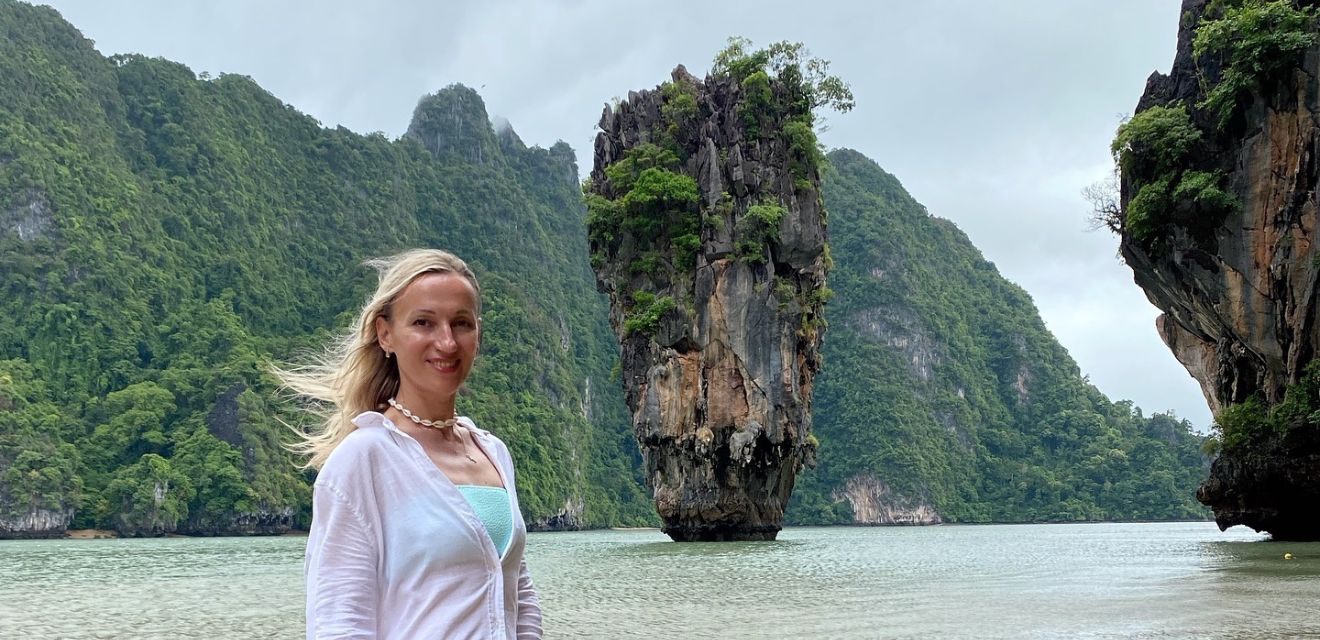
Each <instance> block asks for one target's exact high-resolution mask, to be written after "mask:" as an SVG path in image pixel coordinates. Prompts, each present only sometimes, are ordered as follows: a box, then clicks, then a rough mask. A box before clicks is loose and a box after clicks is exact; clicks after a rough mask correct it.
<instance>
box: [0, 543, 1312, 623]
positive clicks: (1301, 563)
mask: <svg viewBox="0 0 1320 640" xmlns="http://www.w3.org/2000/svg"><path fill="white" fill-rule="evenodd" d="M1264 539H1265V537H1264V536H1260V535H1256V534H1254V533H1252V532H1251V531H1249V530H1246V529H1242V528H1238V529H1233V530H1230V531H1229V532H1227V533H1220V532H1219V531H1218V530H1217V529H1216V528H1215V527H1214V525H1212V524H1209V523H1171V524H1078V525H994V526H942V527H920V528H847V527H844V528H790V529H786V530H785V531H784V532H783V533H782V534H780V539H779V540H778V541H776V542H748V543H728V544H696V543H685V544H681V543H674V542H669V541H668V538H666V537H664V536H663V535H662V534H661V533H659V532H658V531H650V530H646V531H593V532H582V533H547V534H532V535H531V537H530V541H529V543H528V561H529V563H531V567H532V575H533V579H535V580H536V582H537V586H538V588H539V590H540V592H541V601H542V606H543V607H544V609H545V613H546V631H547V636H548V637H552V638H556V637H557V638H650V637H674V638H1320V543H1305V544H1297V543H1282V542H1267V541H1264ZM303 545H304V540H303V539H301V538H293V537H286V538H213V539H201V538H192V539H189V538H169V539H156V540H53V541H10V542H0V637H3V638H69V639H83V638H293V637H299V636H300V635H301V634H302V632H303V613H302V598H303V590H302V576H301V573H302V551H303ZM1285 553H1291V554H1292V555H1293V559H1292V560H1285V559H1284V557H1283V556H1284V554H1285Z"/></svg>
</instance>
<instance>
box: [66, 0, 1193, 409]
mask: <svg viewBox="0 0 1320 640" xmlns="http://www.w3.org/2000/svg"><path fill="white" fill-rule="evenodd" d="M50 4H51V5H52V6H54V7H55V8H56V9H58V10H59V11H60V12H61V13H62V14H63V15H64V17H65V19H67V20H69V21H70V22H72V23H73V25H74V26H76V27H78V28H79V29H80V30H81V31H82V32H83V33H84V34H85V35H86V36H87V37H89V38H91V39H92V40H95V41H96V43H97V48H98V49H99V50H100V51H101V52H102V53H103V54H106V55H109V54H113V53H130V52H131V53H143V54H146V55H149V56H162V57H165V58H169V59H171V60H176V61H179V62H182V63H184V64H186V65H188V66H190V67H191V68H192V69H193V71H195V72H202V71H206V72H210V73H211V74H213V75H215V74H219V73H241V74H245V75H248V76H251V77H252V78H254V79H255V80H256V81H257V82H258V83H260V84H261V85H262V86H263V87H265V88H266V89H267V90H269V91H270V92H271V93H273V94H274V95H276V96H278V97H279V98H280V99H282V100H284V101H286V102H288V103H289V104H292V105H293V106H294V107H296V108H297V109H299V110H301V111H303V112H304V113H307V114H310V115H311V116H313V117H315V118H316V119H318V120H320V121H321V123H323V124H324V125H326V126H335V125H343V126H345V127H348V128H349V129H352V130H354V131H358V132H361V133H368V132H372V131H382V132H384V133H385V134H387V135H389V136H390V137H396V136H398V135H401V134H402V133H403V131H404V130H405V129H406V128H407V126H408V120H409V118H410V117H411V115H412V110H413V107H414V106H415V105H416V103H417V100H418V98H419V97H421V96H422V95H424V94H426V93H431V92H434V91H436V90H437V89H440V88H442V87H444V86H446V85H449V84H452V83H456V82H458V83H463V84H466V85H468V86H471V87H473V88H476V89H477V90H478V91H479V92H480V93H481V95H482V97H483V98H484V99H485V101H486V107H487V110H488V111H489V112H490V114H491V115H492V116H502V117H504V118H507V119H508V120H509V121H510V123H511V124H512V125H513V128H514V129H515V130H516V131H517V132H518V134H519V136H521V137H522V139H523V140H524V141H525V142H526V143H527V144H530V145H540V146H546V147H548V146H550V145H552V144H554V143H555V142H556V141H558V140H564V141H566V142H568V143H569V144H570V145H572V146H573V148H574V149H575V150H577V153H578V164H579V167H580V168H581V169H582V170H583V171H584V172H585V171H587V170H589V168H590V164H591V148H592V145H591V141H592V140H593V138H594V130H595V123H596V121H597V119H598V118H599V117H600V112H601V109H602V107H603V105H604V104H605V103H606V102H608V101H609V100H610V99H611V98H612V97H615V96H624V95H627V92H628V91H629V90H632V89H643V88H651V87H654V86H655V85H657V84H659V83H660V82H663V81H664V80H666V79H667V78H668V77H669V72H670V70H671V69H673V67H674V66H675V65H676V64H679V63H682V64H684V65H686V66H687V68H688V70H689V71H692V72H693V73H695V74H697V75H703V74H704V72H705V71H706V70H707V69H708V67H709V65H710V60H711V58H712V56H713V55H714V54H715V52H716V51H718V50H719V49H721V48H722V47H723V46H724V44H725V42H726V40H727V38H728V37H729V36H731V35H742V36H746V37H748V38H751V39H752V40H753V41H754V42H755V43H756V44H758V45H764V44H767V43H770V42H773V41H777V40H792V41H801V42H803V43H805V44H806V45H807V47H808V48H809V49H810V50H811V52H812V53H813V54H815V55H817V56H820V57H822V58H825V59H828V60H830V61H831V62H832V63H833V66H832V68H831V71H833V72H834V73H837V74H838V75H840V76H842V77H843V78H844V79H845V80H847V81H848V82H849V83H850V84H851V85H852V89H853V92H854V93H855V94H856V97H857V107H856V108H855V109H854V110H853V111H852V112H850V113H848V114H843V115H838V114H830V115H829V116H828V118H827V124H828V126H829V130H828V131H826V132H825V133H824V134H823V135H822V136H821V139H822V141H823V142H824V143H825V144H826V145H827V146H829V147H841V146H844V147H851V148H854V149H857V150H858V151H861V152H862V153H864V154H866V155H867V156H869V157H870V158H872V159H874V160H875V161H876V162H878V163H879V164H880V165H881V166H882V167H884V168H885V170H887V171H889V172H890V173H892V174H894V175H895V176H897V177H898V179H899V180H901V181H902V182H903V184H904V186H906V187H907V189H908V191H910V192H911V193H912V195H913V196H914V197H915V198H916V199H917V200H918V201H920V202H922V203H923V204H925V205H926V207H927V208H928V209H929V210H930V212H931V213H932V214H934V215H937V216H940V217H943V218H948V219H950V220H953V221H954V222H955V223H957V224H958V226H959V227H960V228H962V229H963V230H964V231H965V232H967V234H968V236H970V237H971V239H972V242H974V243H975V244H976V246H977V247H979V248H980V249H981V251H982V252H983V253H984V254H985V256H986V258H987V259H989V260H991V261H992V262H994V263H995V264H996V265H997V266H998V267H999V270H1000V272H1001V273H1003V274H1004V275H1005V276H1006V277H1008V278H1009V279H1011V280H1013V281H1014V282H1016V283H1018V284H1019V285H1021V286H1022V287H1023V288H1025V289H1026V290H1027V291H1028V292H1029V293H1030V294H1031V296H1032V298H1034V299H1035V301H1036V305H1037V306H1038V307H1039V308H1040V312H1041V315H1042V316H1043V317H1044V319H1045V323H1046V324H1047V325H1048V326H1049V328H1050V330H1052V331H1053V332H1054V334H1055V335H1056V336H1058V338H1059V340H1060V341H1061V342H1062V343H1063V345H1064V346H1065V347H1067V349H1068V351H1069V352H1070V353H1072V356H1073V357H1074V358H1075V359H1076V360H1077V362H1078V364H1079V365H1080V366H1081V368H1082V372H1083V373H1085V374H1087V375H1089V376H1090V378H1091V381H1092V382H1093V383H1095V384H1096V385H1097V386H1098V387H1099V388H1100V389H1101V390H1102V391H1103V392H1105V393H1106V394H1108V395H1109V396H1110V398H1112V399H1115V400H1118V399H1131V400H1133V401H1135V402H1136V403H1137V404H1138V405H1139V406H1141V407H1142V408H1143V409H1144V410H1145V411H1146V413H1147V414H1149V413H1153V412H1156V411H1166V410H1173V411H1175V412H1176V413H1177V414H1178V415H1179V416H1181V417H1185V418H1188V419H1190V420H1191V421H1192V422H1193V423H1194V424H1196V425H1197V426H1198V427H1201V428H1204V427H1206V426H1208V425H1209V423H1210V412H1209V410H1208V409H1207V407H1206V403H1205V399H1204V397H1203V396H1202V395H1201V392H1200V388H1199V387H1198V386H1197V384H1196V383H1195V381H1194V380H1192V378H1191V377H1190V376H1189V375H1188V374H1187V372H1186V371H1185V370H1184V369H1183V368H1182V366H1181V365H1179V364H1178V362H1177V361H1176V360H1174V358H1173V356H1172V355H1171V354H1170V353H1169V350H1168V349H1167V348H1166V347H1165V346H1164V344H1163V343H1162V342H1161V341H1160V340H1159V337H1158V336H1157V334H1156V333H1155V328H1154V320H1155V316H1156V315H1158V312H1157V311H1156V309H1155V308H1154V307H1152V306H1151V305H1150V304H1149V303H1148V302H1147V301H1146V299H1145V296H1144V295H1143V294H1142V292H1141V290H1140V289H1139V288H1137V286H1136V285H1134V284H1133V283H1132V273H1131V270H1129V269H1128V268H1127V267H1126V266H1124V265H1123V264H1122V263H1121V262H1120V261H1119V260H1118V259H1117V257H1116V250H1117V239H1116V238H1114V237H1113V236H1111V235H1109V234H1108V233H1107V232H1103V231H1097V232H1090V231H1087V230H1086V227H1087V225H1086V218H1087V215H1088V212H1089V207H1088V205H1087V203H1086V202H1085V200H1084V199H1083V198H1082V197H1081V190H1082V189H1083V188H1084V187H1086V186H1087V185H1089V184H1092V183H1095V182H1097V181H1100V180H1102V179H1104V178H1105V177H1106V176H1107V175H1108V173H1109V172H1110V171H1111V167H1112V164H1113V163H1112V160H1111V159H1110V156H1109V151H1108V148H1109V141H1110V140H1111V139H1112V138H1113V134H1114V129H1115V127H1117V126H1118V124H1119V122H1120V121H1121V119H1122V118H1123V117H1124V116H1126V115H1130V114H1131V112H1132V108H1133V107H1134V106H1135V105H1136V102H1137V99H1138V97H1139V96H1140V95H1141V91H1142V89H1143V87H1144V86H1145V82H1146V78H1147V77H1148V76H1149V75H1150V74H1151V72H1153V71H1162V72H1163V71H1168V69H1169V67H1170V65H1171V63H1172V61H1173V54H1174V47H1175V38H1176V34H1177V26H1178V15H1179V3H1178V2H1177V1H1176V0H1105V1H1103V2H1096V1H1094V0H1085V1H1084V0H1031V1H1027V0H1005V1H1003V2H984V1H983V0H960V1H954V0H938V1H937V0H926V1H923V2H910V1H901V2H900V1H896V0H861V1H856V2H831V1H827V0H816V1H814V2H801V1H800V0H799V1H795V2H768V1H761V2H740V3H734V2H728V3H720V2H716V1H713V0H704V1H700V2H699V1H694V0H692V1H690V0H668V1H666V2H664V3H646V4H641V3H629V2H625V1H621V0H611V1H606V2H601V1H598V0H583V1H576V2H575V1H565V2H556V3H552V2H530V1H529V2H505V1H498V0H484V1H472V2H440V1H436V0H429V1H422V0H417V1H397V2H361V1H360V0H329V1H327V0H320V1H315V2H313V1H299V2H275V1H272V0H259V1H251V0H230V1H228V2H224V3H220V2H207V3H201V2H180V1H178V0H133V1H127V0H57V1H55V2H51V3H50Z"/></svg>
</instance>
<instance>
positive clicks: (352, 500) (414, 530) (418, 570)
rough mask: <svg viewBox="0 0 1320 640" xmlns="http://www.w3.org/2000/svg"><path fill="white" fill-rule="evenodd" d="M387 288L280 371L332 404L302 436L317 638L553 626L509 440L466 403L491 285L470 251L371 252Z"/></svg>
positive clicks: (516, 634)
mask: <svg viewBox="0 0 1320 640" xmlns="http://www.w3.org/2000/svg"><path fill="white" fill-rule="evenodd" d="M368 264H370V265H372V266H375V267H376V268H377V269H379V270H380V272H381V278H380V285H379V286H378V287H377V288H376V293H375V294H374V295H373V296H372V298H371V300H370V302H368V303H367V305H366V307H364V308H363V309H362V311H361V313H360V314H359V315H358V318H357V322H356V323H355V324H354V325H353V327H352V329H351V330H350V332H349V334H348V335H347V336H345V337H344V338H343V339H342V340H341V341H340V342H339V344H338V345H336V346H335V347H334V348H332V349H331V350H330V351H329V353H328V354H327V356H326V357H325V358H324V359H323V360H322V361H321V362H320V363H319V364H317V365H313V366H309V367H302V368H295V369H292V370H278V371H277V373H278V374H279V375H280V376H281V377H282V378H283V380H284V381H285V383H286V384H287V385H288V386H289V387H290V388H292V389H293V390H294V391H295V392H297V393H299V394H301V395H303V396H305V397H307V398H310V399H312V400H314V401H316V402H317V403H319V404H320V406H323V407H325V408H326V412H325V416H324V417H325V422H324V425H323V428H322V429H321V430H320V431H319V432H318V433H316V434H314V435H310V436H308V437H307V438H306V440H305V441H304V442H302V443H301V444H300V445H298V447H297V448H298V450H299V451H301V452H302V453H305V454H306V455H308V456H309V462H308V464H309V466H312V467H316V468H319V470H320V471H319V473H318V475H317V479H316V485H315V488H314V490H313V510H312V527H311V533H310V535H309V536H308V540H307V558H306V567H305V571H306V581H307V637H308V638H518V639H524V638H540V637H541V609H540V605H539V603H538V600H537V596H536V591H535V590H534V589H533V587H532V582H531V579H530V577H529V576H528V572H527V564H526V563H525V562H524V561H523V548H524V544H525V542H526V532H527V529H526V525H525V524H524V523H523V519H522V516H521V515H520V513H519V509H518V494H517V491H516V490H515V487H514V477H513V460H512V459H511V458H510V457H509V450H508V448H507V447H505V446H504V443H503V442H501V441H500V440H499V438H496V437H495V436H494V435H492V434H490V433H489V432H487V431H483V430H481V429H479V428H477V426H476V425H475V424H473V423H472V421H471V420H470V419H468V418H466V417H463V416H459V415H457V413H456V409H455V397H456V395H457V394H458V390H459V388H460V387H461V386H462V385H463V381H464V380H466V379H467V376H468V372H469V371H471V370H472V362H473V360H474V359H475V358H476V356H477V347H478V344H479V343H480V338H481V298H480V292H481V290H480V288H479V286H478V284H477V279H476V277H475V276H474V275H473V273H472V271H471V270H470V269H469V268H468V267H467V265H466V264H464V263H463V261H462V260H460V259H458V258H457V257H455V256H454V255H453V254H450V253H447V252H444V251H435V250H414V251H408V252H406V253H403V254H400V255H397V256H394V257H392V258H388V259H384V260H376V261H370V262H369V263H368Z"/></svg>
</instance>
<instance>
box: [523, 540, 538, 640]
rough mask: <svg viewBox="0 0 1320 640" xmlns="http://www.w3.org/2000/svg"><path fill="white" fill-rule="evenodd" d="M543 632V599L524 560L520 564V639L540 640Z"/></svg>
mask: <svg viewBox="0 0 1320 640" xmlns="http://www.w3.org/2000/svg"><path fill="white" fill-rule="evenodd" d="M541 633H542V632H541V599H540V598H538V597H537V596H536V587H534V586H532V576H531V574H530V573H528V572H527V561H526V560H523V561H521V562H520V563H519V566H518V640H540V638H541Z"/></svg>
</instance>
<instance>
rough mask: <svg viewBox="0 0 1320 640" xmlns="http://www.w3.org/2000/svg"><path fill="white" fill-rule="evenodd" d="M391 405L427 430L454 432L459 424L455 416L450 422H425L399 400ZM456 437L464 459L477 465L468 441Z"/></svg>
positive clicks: (393, 401)
mask: <svg viewBox="0 0 1320 640" xmlns="http://www.w3.org/2000/svg"><path fill="white" fill-rule="evenodd" d="M389 403H390V406H391V407H394V408H395V409H398V410H399V413H402V414H403V416H404V417H405V418H407V419H409V420H412V421H413V422H415V423H417V424H419V425H421V426H423V427H426V428H427V429H435V430H437V431H439V430H444V429H449V430H450V431H453V429H454V426H455V425H457V424H458V416H457V415H455V416H453V417H452V418H449V419H448V420H423V419H421V418H419V417H417V416H415V415H413V413H412V412H411V411H409V410H408V407H405V406H403V403H401V402H399V401H398V400H395V399H394V398H390V399H389ZM455 435H458V441H459V443H460V444H462V445H463V457H464V458H467V459H468V460H469V461H471V462H472V463H473V464H476V462H477V459H476V458H473V457H472V454H470V453H468V448H467V440H466V439H465V438H464V437H463V436H462V435H460V434H458V433H457V432H455Z"/></svg>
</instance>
